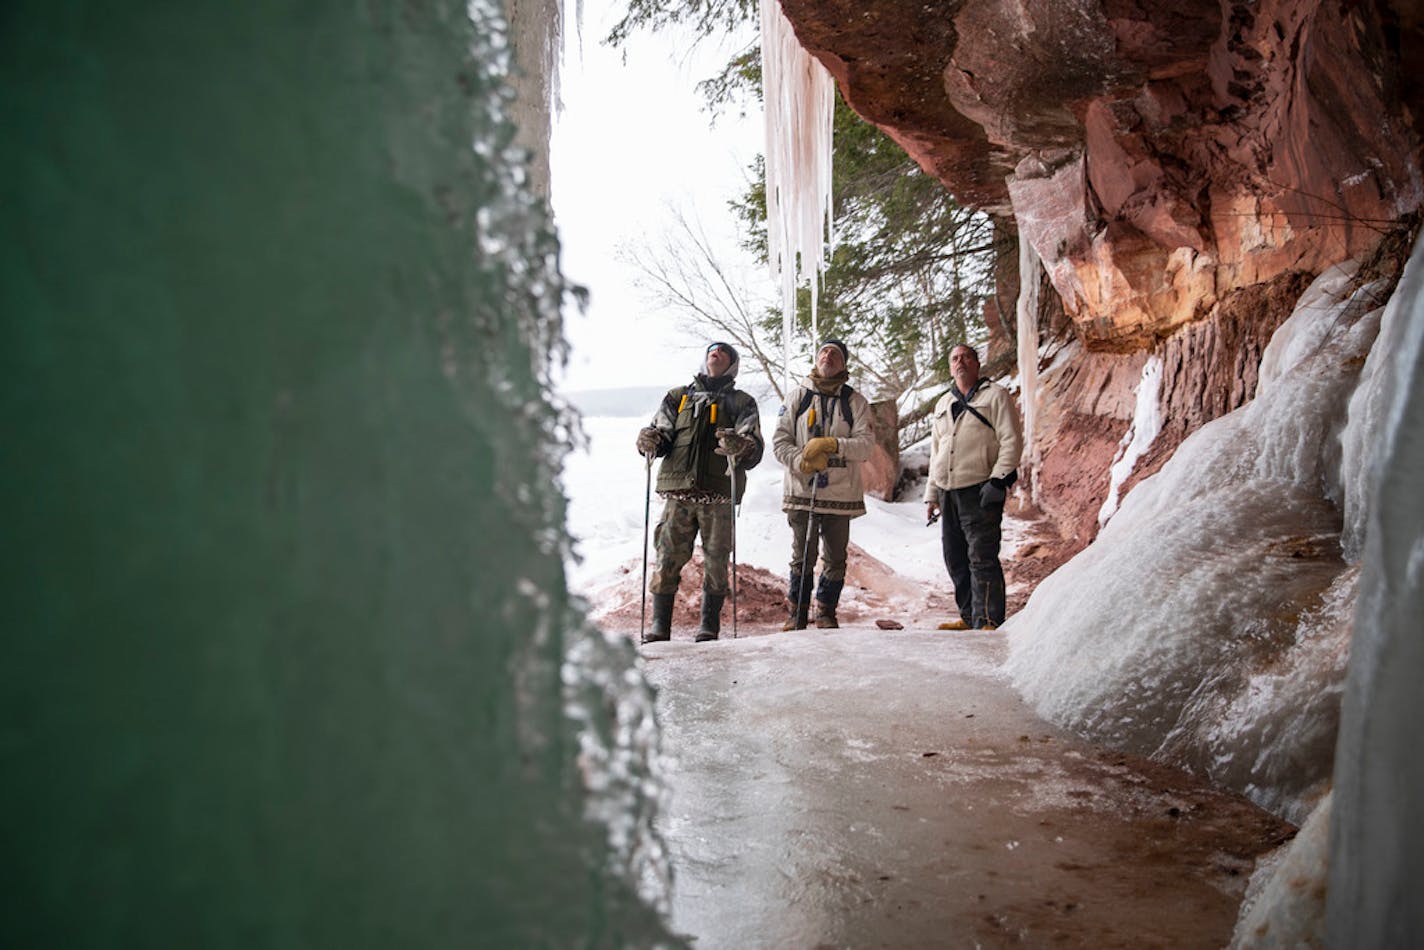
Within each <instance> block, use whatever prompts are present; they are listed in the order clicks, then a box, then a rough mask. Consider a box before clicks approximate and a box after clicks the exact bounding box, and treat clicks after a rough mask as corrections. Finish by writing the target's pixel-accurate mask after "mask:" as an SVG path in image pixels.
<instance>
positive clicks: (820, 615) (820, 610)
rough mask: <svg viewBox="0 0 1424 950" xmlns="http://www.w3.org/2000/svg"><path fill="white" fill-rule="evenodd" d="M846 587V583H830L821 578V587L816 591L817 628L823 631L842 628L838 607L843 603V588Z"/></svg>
mask: <svg viewBox="0 0 1424 950" xmlns="http://www.w3.org/2000/svg"><path fill="white" fill-rule="evenodd" d="M843 587H845V581H828V580H826V579H825V578H824V577H822V578H821V586H820V588H819V589H818V590H817V591H816V626H817V627H820V628H821V629H823V630H835V629H838V628H839V627H840V621H838V620H837V619H836V605H837V604H839V603H840V602H841V588H843Z"/></svg>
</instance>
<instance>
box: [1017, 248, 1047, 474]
mask: <svg viewBox="0 0 1424 950" xmlns="http://www.w3.org/2000/svg"><path fill="white" fill-rule="evenodd" d="M1042 267H1043V265H1042V263H1041V262H1040V261H1039V259H1038V252H1037V251H1035V250H1034V249H1033V245H1032V244H1030V243H1029V241H1028V239H1027V238H1026V237H1024V236H1023V234H1022V233H1020V234H1019V302H1018V314H1017V316H1018V321H1017V322H1018V332H1017V334H1016V335H1017V338H1018V351H1019V398H1020V400H1021V401H1022V402H1023V429H1024V446H1023V459H1024V461H1025V462H1027V463H1028V466H1029V469H1030V471H1031V472H1032V473H1033V477H1032V480H1031V482H1030V487H1029V495H1030V497H1033V496H1034V495H1035V493H1036V488H1037V485H1038V475H1037V473H1038V455H1037V451H1038V444H1037V440H1036V439H1035V438H1034V427H1035V422H1036V420H1037V418H1038V287H1039V272H1040V271H1041V269H1042Z"/></svg>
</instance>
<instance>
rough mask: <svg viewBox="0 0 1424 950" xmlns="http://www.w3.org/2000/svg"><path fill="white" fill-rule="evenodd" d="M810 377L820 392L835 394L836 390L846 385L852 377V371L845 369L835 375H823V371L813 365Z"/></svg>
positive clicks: (812, 383)
mask: <svg viewBox="0 0 1424 950" xmlns="http://www.w3.org/2000/svg"><path fill="white" fill-rule="evenodd" d="M809 378H810V380H811V385H813V386H815V387H816V391H817V392H818V393H821V394H823V395H826V396H834V395H835V394H836V390H838V389H840V388H841V387H842V386H844V385H845V384H846V381H847V380H848V379H850V371H849V370H844V369H843V370H841V371H840V372H839V373H837V374H836V375H834V376H822V375H821V371H820V370H818V369H815V368H814V367H813V368H812V369H811V375H810V377H809Z"/></svg>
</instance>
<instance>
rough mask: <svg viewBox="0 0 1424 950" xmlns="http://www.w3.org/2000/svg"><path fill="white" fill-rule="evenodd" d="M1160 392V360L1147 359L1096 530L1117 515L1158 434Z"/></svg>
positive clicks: (1150, 357) (1114, 463) (1113, 465)
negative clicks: (1126, 487) (1134, 473)
mask: <svg viewBox="0 0 1424 950" xmlns="http://www.w3.org/2000/svg"><path fill="white" fill-rule="evenodd" d="M1019 358H1020V359H1022V358H1023V357H1022V356H1020V357H1019ZM1161 389H1162V357H1160V356H1155V355H1154V356H1149V357H1148V358H1147V362H1146V363H1145V364H1143V367H1142V378H1141V379H1140V380H1139V381H1138V383H1137V407H1136V409H1135V410H1134V411H1133V414H1132V426H1131V427H1130V428H1128V430H1127V433H1126V434H1125V435H1124V436H1123V437H1122V442H1121V443H1120V444H1119V445H1118V448H1117V457H1116V458H1114V459H1113V463H1112V469H1111V470H1110V473H1109V474H1110V475H1111V481H1110V482H1109V484H1108V496H1107V497H1106V498H1104V499H1103V506H1102V508H1100V509H1098V527H1100V528H1101V527H1102V526H1103V525H1105V524H1107V523H1108V519H1109V518H1111V517H1112V516H1113V515H1115V514H1117V504H1118V498H1119V495H1120V493H1121V491H1122V486H1123V483H1124V482H1126V481H1127V479H1128V477H1129V476H1130V475H1132V469H1133V467H1134V466H1136V465H1137V460H1138V459H1140V458H1142V456H1143V454H1144V453H1145V452H1146V451H1147V450H1148V449H1149V448H1151V447H1152V442H1153V440H1154V439H1156V438H1157V435H1158V433H1160V432H1161V431H1162V410H1161V407H1160V406H1159V405H1158V402H1159V399H1158V397H1159V394H1160V392H1161ZM1025 411H1027V410H1025Z"/></svg>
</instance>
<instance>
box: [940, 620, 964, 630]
mask: <svg viewBox="0 0 1424 950" xmlns="http://www.w3.org/2000/svg"><path fill="white" fill-rule="evenodd" d="M936 629H938V630H968V629H969V624H967V623H965V622H964V621H963V620H946V621H945V622H944V623H942V624H940V625H939V626H938V627H937V628H936Z"/></svg>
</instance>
